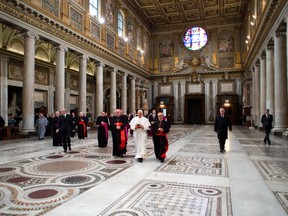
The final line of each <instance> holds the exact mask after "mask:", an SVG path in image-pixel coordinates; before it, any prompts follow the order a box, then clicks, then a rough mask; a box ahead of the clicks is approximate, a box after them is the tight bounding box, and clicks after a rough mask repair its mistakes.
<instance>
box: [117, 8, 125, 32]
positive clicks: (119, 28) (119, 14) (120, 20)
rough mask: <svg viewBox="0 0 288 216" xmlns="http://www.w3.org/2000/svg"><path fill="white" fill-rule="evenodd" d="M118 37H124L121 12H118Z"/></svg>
mask: <svg viewBox="0 0 288 216" xmlns="http://www.w3.org/2000/svg"><path fill="white" fill-rule="evenodd" d="M118 36H119V37H124V34H123V15H122V13H121V11H118Z"/></svg>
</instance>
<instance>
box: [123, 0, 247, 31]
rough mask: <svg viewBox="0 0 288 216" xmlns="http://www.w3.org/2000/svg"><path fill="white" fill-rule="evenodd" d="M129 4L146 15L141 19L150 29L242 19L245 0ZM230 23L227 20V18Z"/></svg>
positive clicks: (154, 0) (131, 0) (133, 1)
mask: <svg viewBox="0 0 288 216" xmlns="http://www.w3.org/2000/svg"><path fill="white" fill-rule="evenodd" d="M127 2H129V5H130V6H131V7H133V8H134V9H135V11H137V12H139V14H142V15H144V16H146V17H142V19H143V21H144V22H146V24H147V25H148V26H150V27H151V28H152V29H161V27H162V26H163V27H165V28H166V29H167V27H168V26H169V24H171V26H174V25H175V24H190V23H191V21H208V22H210V21H213V22H214V21H215V18H216V20H218V19H219V20H221V21H224V22H225V20H223V18H224V19H235V18H237V19H238V20H240V19H241V20H243V19H244V14H241V13H245V12H246V11H247V4H248V1H247V0H127ZM227 21H228V22H226V23H230V22H229V20H227Z"/></svg>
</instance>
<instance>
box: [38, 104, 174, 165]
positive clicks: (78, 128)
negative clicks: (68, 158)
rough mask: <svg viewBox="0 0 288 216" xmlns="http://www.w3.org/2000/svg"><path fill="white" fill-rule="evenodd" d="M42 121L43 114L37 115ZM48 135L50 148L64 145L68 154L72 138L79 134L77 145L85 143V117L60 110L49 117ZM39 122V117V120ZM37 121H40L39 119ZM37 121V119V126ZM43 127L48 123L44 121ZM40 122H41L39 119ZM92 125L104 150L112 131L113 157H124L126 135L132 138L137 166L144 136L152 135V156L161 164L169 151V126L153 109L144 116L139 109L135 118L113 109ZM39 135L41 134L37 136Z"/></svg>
mask: <svg viewBox="0 0 288 216" xmlns="http://www.w3.org/2000/svg"><path fill="white" fill-rule="evenodd" d="M40 116H41V119H43V118H45V117H43V114H42V113H41V114H40ZM51 116H52V118H51V132H52V141H53V146H63V149H64V152H65V153H67V151H68V150H69V151H71V150H72V147H71V137H74V136H75V133H77V134H78V143H83V142H85V139H87V137H88V129H89V125H88V121H89V120H88V118H87V116H86V115H85V113H83V112H79V115H78V116H76V115H75V113H74V112H72V113H71V114H70V113H68V112H67V111H66V109H64V108H63V109H61V110H60V111H57V112H55V114H54V113H52V114H51ZM39 119H40V118H39ZM41 119H40V120H41ZM40 120H37V127H40V125H41V124H40V123H38V122H40ZM45 120H46V121H45V125H47V124H48V120H47V119H46V118H45ZM42 122H43V120H42ZM94 123H95V125H97V130H98V132H97V140H98V147H99V148H106V147H107V145H108V138H109V130H110V131H111V138H112V143H113V144H112V145H113V146H112V152H111V154H112V156H113V157H115V158H117V157H120V158H123V157H125V155H126V152H127V148H126V147H127V141H128V138H129V134H130V137H131V139H133V142H134V146H135V159H136V161H137V162H139V163H143V160H144V159H145V158H146V157H147V152H146V145H147V137H148V136H151V137H152V139H153V143H154V152H155V156H156V158H157V159H158V160H160V162H161V163H163V162H164V160H165V158H166V152H167V151H168V138H167V134H168V133H169V130H170V124H169V123H168V122H167V121H165V120H164V119H163V113H162V112H159V113H158V114H157V113H156V111H155V110H153V111H152V113H151V114H150V115H149V116H147V118H146V117H145V116H144V114H143V110H141V109H140V110H138V111H137V113H136V115H134V113H132V114H130V115H129V116H128V115H125V114H124V113H123V111H122V110H121V109H116V110H115V112H113V114H111V115H109V116H108V115H107V113H106V112H101V114H100V115H99V116H98V117H96V118H95V122H94ZM42 125H43V124H42ZM43 133H45V131H44V132H43V128H42V129H41V133H40V132H39V135H38V136H39V137H40V138H41V139H44V135H43ZM40 134H41V135H40Z"/></svg>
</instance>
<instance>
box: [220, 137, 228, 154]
mask: <svg viewBox="0 0 288 216" xmlns="http://www.w3.org/2000/svg"><path fill="white" fill-rule="evenodd" d="M225 142H226V139H223V138H220V139H219V145H220V150H221V151H222V150H224V149H225Z"/></svg>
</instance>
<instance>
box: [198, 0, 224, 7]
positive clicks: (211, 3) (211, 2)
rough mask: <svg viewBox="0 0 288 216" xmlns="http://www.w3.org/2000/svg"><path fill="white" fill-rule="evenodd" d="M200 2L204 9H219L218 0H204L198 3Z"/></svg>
mask: <svg viewBox="0 0 288 216" xmlns="http://www.w3.org/2000/svg"><path fill="white" fill-rule="evenodd" d="M200 2H203V5H204V7H205V8H207V7H215V6H218V7H219V1H218V0H204V1H200Z"/></svg>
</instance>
